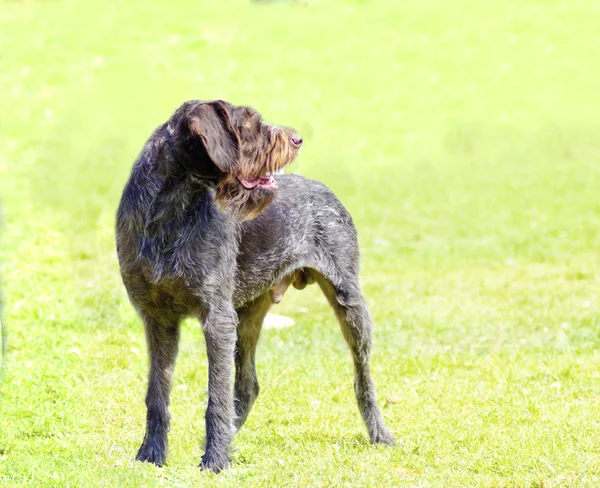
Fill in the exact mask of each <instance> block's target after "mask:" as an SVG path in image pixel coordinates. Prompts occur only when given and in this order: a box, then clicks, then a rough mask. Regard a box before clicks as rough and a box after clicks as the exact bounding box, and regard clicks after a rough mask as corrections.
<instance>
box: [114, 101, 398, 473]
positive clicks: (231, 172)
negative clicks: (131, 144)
mask: <svg viewBox="0 0 600 488" xmlns="http://www.w3.org/2000/svg"><path fill="white" fill-rule="evenodd" d="M169 139H170V140H171V145H172V148H171V147H170V145H169ZM298 140H299V139H298V136H297V134H295V132H293V131H292V130H291V129H285V128H280V127H276V126H272V125H269V124H266V123H264V122H262V121H261V119H260V116H259V115H258V114H257V113H256V112H255V111H253V110H252V109H250V108H247V107H234V106H232V105H230V104H227V103H226V102H221V101H217V102H202V103H201V102H196V101H194V102H187V103H185V104H184V105H182V106H181V107H180V108H179V109H178V110H177V111H176V112H175V113H174V115H173V116H172V117H171V119H170V120H169V121H168V122H167V123H166V124H164V125H162V126H161V127H159V128H158V129H157V130H156V131H155V132H154V134H153V135H152V136H151V137H150V139H149V140H148V142H147V143H146V145H145V147H144V149H143V151H142V153H141V155H140V157H139V159H138V160H137V162H136V163H135V165H134V167H133V171H132V174H131V177H130V179H129V181H128V183H127V185H126V187H125V190H124V192H123V196H122V199H121V203H120V206H119V210H118V213H117V251H118V255H119V263H120V267H121V274H122V277H123V282H124V284H125V286H126V288H127V292H128V294H129V297H130V299H131V301H132V303H133V305H134V306H135V307H136V309H137V311H138V312H139V314H140V316H141V317H142V319H143V322H144V327H145V330H146V339H147V343H148V353H149V357H150V374H149V382H148V393H147V396H146V405H147V423H146V434H145V437H144V441H143V443H142V445H141V447H140V450H139V452H138V454H137V459H139V460H142V461H149V462H153V463H156V464H158V465H161V464H162V463H163V462H164V461H165V457H166V451H167V431H168V429H169V411H168V405H169V393H170V390H171V376H172V373H173V368H174V365H175V358H176V356H177V347H178V340H179V326H180V321H181V319H182V318H183V317H186V316H195V317H197V318H198V319H199V320H200V321H201V322H202V324H203V331H204V334H205V339H206V347H207V355H208V361H209V378H208V389H209V400H208V408H207V411H206V445H205V453H204V455H203V457H202V463H201V466H202V467H204V468H208V469H213V470H215V471H219V470H221V469H223V468H224V467H225V466H226V465H227V463H228V460H229V449H230V445H231V441H232V438H233V435H234V432H235V429H239V428H240V427H241V426H242V424H243V423H244V421H245V420H246V418H247V416H248V413H249V411H250V408H251V407H252V404H253V403H254V400H255V399H256V396H257V395H258V391H259V387H258V381H257V377H256V370H255V365H254V355H255V350H256V344H257V342H258V338H259V334H260V329H261V325H262V322H263V319H264V317H265V315H266V313H267V311H268V310H269V308H270V306H271V303H272V301H274V298H273V297H275V298H277V299H280V298H281V297H282V296H283V293H284V292H285V289H286V288H287V286H289V284H290V283H293V284H294V286H295V287H297V288H299V289H301V288H303V287H304V286H306V284H307V283H311V282H313V281H317V282H318V284H319V286H320V287H321V289H322V290H323V292H324V293H325V295H326V297H327V299H328V300H329V303H330V304H331V306H332V308H333V309H334V311H335V313H336V315H337V317H338V320H339V322H340V324H341V328H342V332H343V335H344V337H345V339H346V341H347V342H348V344H349V346H350V349H351V352H352V357H353V360H354V370H355V391H356V398H357V402H358V406H359V409H360V412H361V415H362V417H363V419H364V421H365V424H366V426H367V430H368V432H369V437H370V439H371V442H375V443H383V444H393V443H394V438H393V436H392V435H391V434H390V432H389V430H388V429H387V427H386V426H385V424H384V421H383V418H382V415H381V412H380V410H379V408H378V406H377V403H376V400H375V391H374V387H373V383H372V380H371V376H370V373H369V354H370V349H371V318H370V315H369V311H368V309H367V306H366V303H365V301H364V298H363V296H362V294H361V292H360V288H359V284H358V267H359V266H358V245H357V238H356V231H355V228H354V225H353V223H352V219H351V217H350V215H349V214H348V212H347V210H346V209H345V208H344V206H343V205H342V204H341V203H340V202H339V201H338V200H337V198H336V197H335V196H334V195H333V193H331V191H330V190H329V189H327V188H326V187H325V186H324V185H322V184H320V183H317V182H315V181H310V180H307V179H305V178H302V177H300V176H292V175H290V176H285V175H281V176H278V177H277V181H278V183H279V190H278V191H274V190H272V189H263V188H254V189H252V190H247V189H245V188H244V187H243V186H242V185H241V184H240V181H239V179H238V176H239V175H242V176H248V177H256V176H261V175H264V174H265V172H267V171H276V170H278V169H280V168H282V167H283V166H285V165H286V164H289V163H290V162H291V161H292V160H293V159H294V158H295V156H296V153H297V150H298V148H299V144H301V140H300V143H299V144H298V143H297V141H298ZM290 141H296V143H291V142H290ZM250 217H254V218H252V219H251V220H245V221H244V219H249V218H250ZM274 289H275V295H273V290H274ZM234 363H235V385H234V388H233V390H234V394H233V395H232V388H231V383H230V381H231V380H230V378H231V374H232V367H233V364H234Z"/></svg>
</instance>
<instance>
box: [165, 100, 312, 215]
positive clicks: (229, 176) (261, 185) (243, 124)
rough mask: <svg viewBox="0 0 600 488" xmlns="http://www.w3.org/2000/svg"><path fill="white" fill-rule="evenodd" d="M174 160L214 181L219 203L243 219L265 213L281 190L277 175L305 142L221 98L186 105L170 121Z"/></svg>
mask: <svg viewBox="0 0 600 488" xmlns="http://www.w3.org/2000/svg"><path fill="white" fill-rule="evenodd" d="M168 130H169V131H170V134H172V135H171V136H170V137H172V138H173V141H174V143H173V142H171V146H172V148H173V150H174V151H175V152H176V154H175V157H176V158H177V159H178V160H179V161H180V162H181V161H183V164H184V165H185V167H186V169H187V170H188V171H189V172H190V173H191V175H192V176H195V177H197V178H201V179H204V180H205V181H211V182H213V183H214V185H215V188H216V201H217V203H218V204H219V205H220V206H221V207H231V208H232V210H234V211H235V212H236V213H237V214H238V215H239V216H240V217H241V218H242V219H251V218H254V217H256V216H257V215H258V214H260V213H261V212H262V211H263V210H264V209H265V208H266V207H267V206H268V205H269V204H270V203H271V201H272V200H273V198H274V197H275V194H276V192H277V181H276V180H275V177H274V173H276V172H277V171H278V170H280V169H282V168H283V167H284V166H286V165H288V164H290V163H291V162H292V161H293V160H294V159H295V158H296V156H297V155H298V150H299V149H300V146H302V138H301V137H300V136H299V135H298V134H297V133H296V131H294V130H293V129H289V128H286V127H279V126H276V125H272V124H269V123H267V122H264V121H263V120H262V119H261V116H260V114H259V113H258V112H256V110H254V109H252V108H250V107H244V106H239V107H238V106H234V105H231V104H230V103H227V102H224V101H222V100H217V101H212V102H198V101H194V102H186V103H184V104H183V105H182V106H181V107H180V108H179V109H178V110H177V111H176V112H175V114H174V115H173V117H172V119H171V120H170V121H169V129H168Z"/></svg>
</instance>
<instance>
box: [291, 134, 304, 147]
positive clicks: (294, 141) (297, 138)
mask: <svg viewBox="0 0 600 488" xmlns="http://www.w3.org/2000/svg"><path fill="white" fill-rule="evenodd" d="M290 141H291V142H292V144H293V145H294V146H296V147H300V146H301V145H302V137H300V136H299V135H298V134H294V135H293V136H292V138H291V139H290Z"/></svg>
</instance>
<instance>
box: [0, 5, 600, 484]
mask: <svg viewBox="0 0 600 488" xmlns="http://www.w3.org/2000/svg"><path fill="white" fill-rule="evenodd" d="M308 3H309V5H308V6H304V5H302V4H301V3H286V2H274V3H271V4H258V3H257V4H252V5H249V4H248V3H246V2H241V1H240V2H234V1H227V2H220V3H219V4H217V2H198V1H196V2H170V3H168V4H161V5H159V4H158V3H154V2H141V1H140V2H138V1H129V2H120V1H117V2H6V3H2V4H0V107H1V116H0V191H1V197H2V207H3V219H4V222H3V226H2V236H1V246H2V255H1V258H2V270H3V282H2V283H3V295H4V297H5V301H6V312H5V322H6V324H7V326H8V332H9V344H8V358H7V363H6V364H7V370H6V371H5V374H4V377H3V382H2V384H1V385H0V395H1V397H0V400H1V406H0V485H6V486H48V487H55V486H111V487H113V486H188V485H190V484H207V485H215V486H216V485H219V486H236V485H244V484H247V485H248V486H332V485H333V486H361V485H368V486H436V487H437V486H527V487H528V486H544V487H545V486H598V485H599V484H600V448H599V447H598V446H599V445H600V444H599V439H600V436H599V434H598V432H599V424H600V417H599V413H598V412H599V411H600V408H599V407H600V352H599V346H600V338H599V333H598V331H599V325H600V324H599V317H600V302H599V295H600V270H599V268H600V260H599V250H600V230H599V229H600V199H599V198H598V195H599V194H600V164H599V160H600V133H599V132H598V109H597V108H598V106H600V90H598V87H597V80H598V77H599V76H600V68H599V65H598V62H597V53H598V52H599V48H600V40H599V39H600V38H599V37H598V34H597V32H598V25H600V10H599V9H598V7H597V6H595V5H594V4H593V2H586V1H575V2H559V1H545V2H536V1H533V0H528V1H525V2H516V1H515V2H513V1H509V2H500V1H495V0H494V1H489V2H477V1H471V0H460V1H458V2H456V1H455V2H441V1H435V0H425V1H422V2H417V1H409V2H394V1H391V0H389V1H383V0H382V1H374V2H360V1H347V2H342V1H336V2H319V1H314V2H308ZM217 5H219V6H217ZM188 98H203V99H212V98H224V99H227V100H230V101H232V102H234V103H245V104H249V105H252V106H254V107H256V108H257V109H258V110H260V111H261V112H262V113H263V115H264V116H265V118H267V119H268V120H271V121H273V122H275V123H282V124H286V125H290V126H293V127H296V128H297V129H298V130H299V132H300V133H301V134H302V135H303V136H304V139H305V141H306V142H305V146H304V147H303V149H302V154H301V157H300V158H299V160H298V162H297V163H295V165H294V166H293V167H292V168H291V170H292V171H294V172H297V173H300V174H303V175H305V176H308V177H311V178H315V179H319V180H321V181H323V182H325V183H326V184H328V185H329V186H330V187H331V188H332V189H333V190H334V191H335V192H336V193H337V194H338V195H339V197H340V198H341V200H342V201H343V202H344V203H345V204H346V205H347V206H348V208H349V209H350V211H351V212H352V214H353V216H354V217H355V222H356V225H357V227H358V231H359V236H360V244H361V249H362V256H363V259H362V282H363V287H364V291H365V295H366V297H367V300H368V302H369V304H370V306H371V308H372V313H373V316H374V319H375V336H374V350H373V375H374V378H375V381H376V384H377V390H378V393H379V397H380V402H381V405H382V408H383V412H384V416H385V418H386V420H387V422H388V424H389V426H390V428H391V429H392V430H393V432H394V433H395V434H396V436H397V438H398V439H399V445H398V446H397V447H395V448H393V449H385V448H380V447H372V446H370V445H369V444H368V442H367V437H366V432H365V430H364V428H363V426H362V424H361V421H360V418H359V415H358V411H357V408H356V406H355V401H354V397H353V391H352V366H351V363H350V359H349V355H348V352H347V350H346V346H345V344H344V342H343V339H342V337H341V334H340V332H339V330H338V327H337V324H336V323H335V320H334V318H333V316H332V313H331V312H330V311H329V309H328V307H327V305H326V303H325V301H324V299H323V298H321V296H320V295H319V293H318V292H317V290H316V289H314V288H313V287H309V288H308V289H306V290H305V291H303V292H297V291H294V290H292V291H290V292H288V294H287V295H286V298H285V300H284V302H283V303H282V304H281V305H279V306H278V307H276V308H275V310H274V311H276V312H277V313H281V314H284V315H287V316H290V317H292V318H293V319H294V320H295V321H296V325H295V326H294V327H291V328H287V329H269V330H265V331H264V333H263V336H262V339H261V343H260V345H259V351H258V359H257V360H258V372H259V380H260V383H261V387H262V390H261V395H260V397H259V399H258V400H257V403H256V405H255V407H254V410H253V412H252V414H251V416H250V418H249V420H248V422H247V424H246V426H245V427H244V429H243V430H242V432H241V433H240V434H239V435H238V437H237V438H236V441H235V446H236V452H235V453H234V462H233V464H232V466H231V469H230V470H228V471H226V472H224V473H222V474H221V475H219V476H214V475H211V474H207V473H202V472H200V471H199V470H198V468H197V467H196V466H197V464H198V462H199V459H200V455H201V452H202V451H201V439H202V436H203V431H204V426H203V415H204V409H205V406H206V401H207V394H206V376H207V363H206V354H205V348H204V343H203V338H202V334H201V331H200V328H199V326H198V325H197V324H196V323H195V322H193V321H189V322H187V323H186V324H185V326H184V331H183V342H182V345H181V353H180V356H179V359H178V363H177V368H176V374H175V385H174V391H173V395H172V413H173V422H172V431H171V435H170V457H169V463H168V466H166V467H165V468H163V469H158V468H155V467H153V466H149V465H142V464H139V463H136V462H135V461H134V455H135V452H136V449H137V447H138V445H139V442H140V441H141V439H142V435H143V424H144V405H143V398H144V392H145V381H146V356H145V345H144V338H143V332H142V327H141V324H140V322H139V320H138V318H137V317H136V315H135V313H134V312H133V309H132V307H131V305H130V304H129V302H128V300H127V297H126V295H125V292H124V289H123V287H122V285H121V282H120V278H119V273H118V266H117V263H116V256H115V252H114V242H113V241H114V237H113V225H114V213H115V211H116V206H117V203H118V199H119V196H120V192H121V190H122V187H123V185H124V182H125V180H126V178H127V176H128V173H129V170H130V168H131V165H132V163H133V161H134V159H135V157H136V155H137V153H138V151H139V150H140V148H141V146H142V144H143V142H144V141H145V140H146V138H147V137H148V136H149V134H150V132H151V131H152V129H153V128H154V127H155V126H157V125H158V124H159V123H161V122H162V121H164V120H165V119H166V118H167V117H168V116H169V114H170V113H171V111H172V110H173V109H174V108H175V107H176V106H177V105H178V104H179V103H181V102H182V101H183V100H185V99H188Z"/></svg>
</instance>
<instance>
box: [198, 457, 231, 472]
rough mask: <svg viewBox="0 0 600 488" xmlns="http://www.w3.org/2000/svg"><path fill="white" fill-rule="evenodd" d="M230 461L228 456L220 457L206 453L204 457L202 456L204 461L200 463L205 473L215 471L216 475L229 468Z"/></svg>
mask: <svg viewBox="0 0 600 488" xmlns="http://www.w3.org/2000/svg"><path fill="white" fill-rule="evenodd" d="M229 461H230V459H229V457H228V456H225V457H220V456H214V455H210V454H208V453H204V456H202V460H201V462H200V469H201V470H203V471H204V470H207V471H213V472H214V473H219V472H221V471H223V470H224V469H225V468H227V466H228V465H229Z"/></svg>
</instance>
